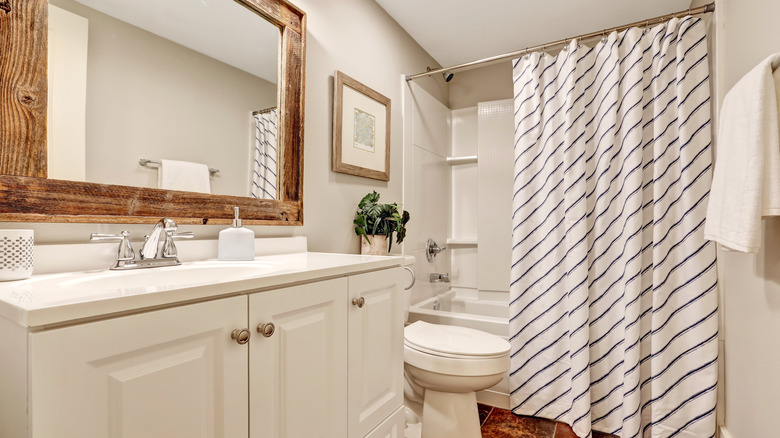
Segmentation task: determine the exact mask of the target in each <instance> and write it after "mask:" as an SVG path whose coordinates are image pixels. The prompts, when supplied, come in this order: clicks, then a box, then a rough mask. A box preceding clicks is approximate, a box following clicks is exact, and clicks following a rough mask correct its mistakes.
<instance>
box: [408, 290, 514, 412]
mask: <svg viewBox="0 0 780 438" xmlns="http://www.w3.org/2000/svg"><path fill="white" fill-rule="evenodd" d="M508 299H509V294H507V293H500V292H498V293H484V292H482V293H477V292H476V291H474V290H471V289H459V288H452V289H450V290H448V291H446V292H443V293H440V294H438V295H436V296H433V297H431V298H427V299H424V300H422V301H420V302H418V303H416V304H413V305H412V306H411V308H410V309H409V323H413V322H415V321H425V322H428V323H431V324H446V325H457V326H461V327H469V328H473V329H477V330H482V331H484V332H488V333H492V334H494V335H496V336H501V337H502V338H504V339H506V338H507V337H508V334H509V304H508ZM477 401H478V402H480V403H484V404H488V405H491V406H496V407H499V408H503V409H509V375H508V373H507V375H506V376H504V379H503V380H501V382H500V383H499V384H497V385H496V386H494V387H492V388H488V389H486V390H484V391H480V392H478V393H477Z"/></svg>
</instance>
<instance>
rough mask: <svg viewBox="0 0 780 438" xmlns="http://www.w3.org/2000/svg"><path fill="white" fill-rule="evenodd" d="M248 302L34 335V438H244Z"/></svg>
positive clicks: (202, 305) (194, 307) (228, 301)
mask: <svg viewBox="0 0 780 438" xmlns="http://www.w3.org/2000/svg"><path fill="white" fill-rule="evenodd" d="M246 308H247V298H246V297H234V298H227V299H221V300H216V301H211V302H206V303H200V304H192V305H187V306H182V307H176V308H172V309H164V310H158V311H154V312H148V313H142V314H138V315H131V316H125V317H120V318H114V319H110V320H105V321H99V322H92V323H87V324H81V325H78V326H72V327H65V328H61V329H54V330H50V331H45V332H40V333H33V334H31V335H30V360H31V366H30V385H31V388H30V390H31V400H32V402H31V415H32V436H33V437H34V438H49V437H51V438H112V437H117V438H118V437H121V438H172V437H182V438H184V437H186V438H192V437H199V438H200V437H203V438H211V437H215V438H216V437H225V438H234V437H245V436H247V434H248V431H247V425H248V418H247V400H248V395H247V371H248V370H247V355H248V348H247V347H248V346H247V345H239V344H237V343H236V341H234V340H232V339H231V338H230V333H231V331H232V330H233V329H236V328H238V329H241V328H245V327H246V324H247V316H246Z"/></svg>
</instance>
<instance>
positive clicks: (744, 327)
mask: <svg viewBox="0 0 780 438" xmlns="http://www.w3.org/2000/svg"><path fill="white" fill-rule="evenodd" d="M703 3H706V2H705V1H700V0H696V1H694V2H693V6H698V5H700V4H703ZM716 6H717V11H716V13H715V27H714V30H715V34H716V35H715V50H714V58H715V60H716V62H715V65H716V67H715V69H714V70H715V72H714V73H715V74H714V78H715V81H714V82H715V96H714V97H715V100H716V102H722V101H723V97H724V96H725V95H726V93H727V92H728V91H729V90H730V89H731V87H732V86H734V84H735V83H736V82H737V81H739V79H740V78H741V77H742V76H743V75H744V74H746V73H747V72H748V71H750V70H751V69H752V68H753V67H754V66H755V65H756V64H758V63H759V62H760V61H761V60H763V59H764V58H766V57H767V56H769V55H770V54H772V53H775V52H780V26H778V22H777V19H778V17H780V2H778V1H777V0H717V1H716ZM716 155H717V142H716ZM718 271H719V278H720V294H721V309H720V310H721V319H722V321H723V322H722V326H721V339H722V345H723V346H724V350H725V354H723V356H724V357H722V358H721V366H722V367H723V369H722V370H721V380H720V385H721V386H723V385H724V384H725V403H724V404H725V406H720V409H719V411H720V413H722V411H723V409H724V408H725V425H726V429H727V430H726V431H724V432H725V433H727V434H728V435H727V436H726V438H752V437H760V436H774V435H775V434H777V433H778V432H777V431H778V430H780V416H778V415H777V412H778V406H780V403H778V401H777V395H778V394H780V372H778V370H779V369H780V368H778V363H780V344H778V342H777V337H778V333H780V219H777V218H774V219H768V220H766V221H765V223H764V239H763V244H762V250H761V252H759V253H758V254H754V255H751V254H741V253H733V252H726V251H722V250H719V251H718ZM724 359H725V360H724ZM721 422H723V418H721Z"/></svg>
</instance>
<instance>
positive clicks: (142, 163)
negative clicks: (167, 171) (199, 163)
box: [138, 158, 219, 176]
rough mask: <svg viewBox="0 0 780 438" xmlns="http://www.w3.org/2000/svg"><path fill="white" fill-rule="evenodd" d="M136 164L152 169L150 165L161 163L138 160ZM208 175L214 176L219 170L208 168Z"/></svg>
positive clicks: (144, 159)
mask: <svg viewBox="0 0 780 438" xmlns="http://www.w3.org/2000/svg"><path fill="white" fill-rule="evenodd" d="M138 164H140V165H141V166H144V167H153V166H152V165H154V166H159V165H161V164H162V163H161V162H160V161H157V160H147V159H146V158H141V159H140V160H138ZM209 173H210V174H211V175H212V176H214V175H216V174H217V173H219V169H215V168H213V167H209Z"/></svg>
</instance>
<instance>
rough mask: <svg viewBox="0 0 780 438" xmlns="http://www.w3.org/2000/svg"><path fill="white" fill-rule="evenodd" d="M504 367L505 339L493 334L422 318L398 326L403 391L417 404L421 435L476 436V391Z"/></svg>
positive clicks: (497, 376)
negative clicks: (401, 339)
mask: <svg viewBox="0 0 780 438" xmlns="http://www.w3.org/2000/svg"><path fill="white" fill-rule="evenodd" d="M508 369H509V342H507V341H505V340H504V339H501V338H500V337H498V336H495V335H492V334H490V333H485V332H482V331H479V330H474V329H470V328H466V327H457V326H449V325H440V324H429V323H427V322H424V321H417V322H414V323H412V324H410V325H408V326H407V327H406V328H405V329H404V374H405V375H406V379H407V386H406V391H405V393H406V396H407V405H415V404H417V403H416V402H420V401H421V402H422V437H421V438H444V437H447V438H479V437H480V436H481V434H480V424H479V415H478V413H477V397H476V392H477V391H481V390H483V389H487V388H490V387H491V386H493V385H496V384H497V383H499V382H500V381H501V379H502V377H503V376H504V374H505V373H506V371H507V370H508ZM418 406H419V405H418ZM411 410H412V411H414V410H415V409H414V408H413V407H412V409H411ZM417 414H418V415H419V413H417ZM410 417H411V418H414V417H416V416H415V415H411V414H409V415H407V421H409V420H408V419H409V418H410Z"/></svg>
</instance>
